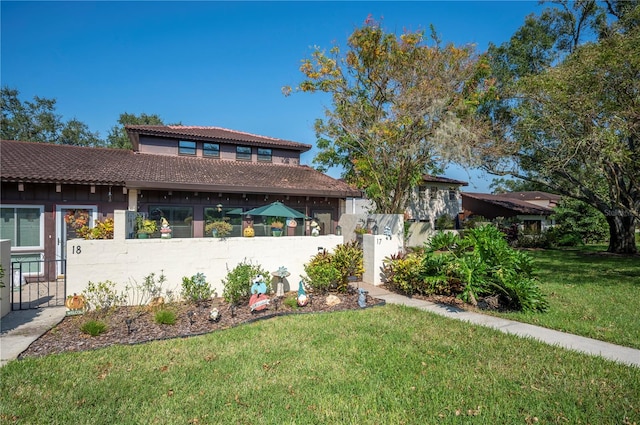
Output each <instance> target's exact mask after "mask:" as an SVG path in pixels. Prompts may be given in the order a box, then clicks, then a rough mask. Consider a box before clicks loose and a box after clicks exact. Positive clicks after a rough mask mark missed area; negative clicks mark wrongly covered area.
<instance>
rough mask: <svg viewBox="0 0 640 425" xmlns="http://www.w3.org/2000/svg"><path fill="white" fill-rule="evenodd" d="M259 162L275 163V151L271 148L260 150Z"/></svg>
mask: <svg viewBox="0 0 640 425" xmlns="http://www.w3.org/2000/svg"><path fill="white" fill-rule="evenodd" d="M261 151H262V152H261ZM267 151H268V152H269V153H268V154H266V153H265V152H267ZM258 162H273V150H272V149H271V148H258Z"/></svg>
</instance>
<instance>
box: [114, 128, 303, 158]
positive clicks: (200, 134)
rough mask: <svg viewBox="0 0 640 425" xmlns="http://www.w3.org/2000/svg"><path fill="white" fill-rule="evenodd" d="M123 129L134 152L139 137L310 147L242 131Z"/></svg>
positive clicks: (218, 129) (300, 149)
mask: <svg viewBox="0 0 640 425" xmlns="http://www.w3.org/2000/svg"><path fill="white" fill-rule="evenodd" d="M125 129H126V130H127V132H128V133H129V138H130V139H131V140H132V142H133V147H134V150H138V146H137V145H138V138H139V135H147V136H159V137H171V138H174V139H175V138H187V139H189V140H204V141H218V140H224V141H232V142H237V143H242V144H246V145H251V146H266V147H282V148H286V149H291V150H295V151H299V152H306V151H308V150H309V149H311V145H306V144H304V143H298V142H292V141H289V140H283V139H276V138H274V137H267V136H259V135H257V134H251V133H244V132H242V131H236V130H229V129H227V128H221V127H196V126H182V125H127V126H125Z"/></svg>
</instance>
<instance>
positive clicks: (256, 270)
mask: <svg viewBox="0 0 640 425" xmlns="http://www.w3.org/2000/svg"><path fill="white" fill-rule="evenodd" d="M258 275H262V276H265V277H267V276H269V272H268V271H266V270H264V269H263V268H262V266H261V265H259V264H252V263H251V262H249V261H247V260H246V259H245V260H243V261H242V262H241V263H240V264H238V265H237V266H235V267H234V268H233V269H232V270H228V269H227V276H226V277H225V278H224V279H222V284H223V285H224V289H223V291H222V296H223V297H224V299H225V301H227V302H228V303H230V304H238V303H239V302H240V301H243V300H248V299H249V297H250V296H251V285H252V284H253V282H252V281H253V279H254V278H255V277H256V276H258ZM265 283H266V285H267V292H270V291H271V282H270V281H269V279H267V280H266V282H265Z"/></svg>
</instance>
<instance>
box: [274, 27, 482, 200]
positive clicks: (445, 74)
mask: <svg viewBox="0 0 640 425" xmlns="http://www.w3.org/2000/svg"><path fill="white" fill-rule="evenodd" d="M488 70H489V67H488V65H487V64H486V63H485V62H484V61H483V60H482V58H480V57H478V55H476V54H475V51H474V49H473V47H472V46H462V47H457V46H454V45H453V44H447V45H442V43H441V41H440V40H439V39H438V37H437V36H436V35H435V31H434V30H433V28H432V31H431V36H430V37H429V38H427V37H425V33H424V32H423V31H417V32H405V33H403V34H401V35H396V34H393V33H387V32H385V30H384V29H383V28H382V27H381V25H380V24H379V23H378V22H376V21H374V20H373V19H371V18H368V19H367V20H366V21H365V23H364V25H363V26H362V27H361V28H357V29H356V30H354V32H353V33H352V34H351V36H350V37H349V39H348V42H347V49H346V51H344V52H343V51H342V50H341V49H340V47H339V46H334V47H332V48H331V50H329V52H326V51H324V50H322V49H320V48H316V49H315V50H314V51H313V53H312V54H311V58H308V59H304V60H303V61H302V66H301V67H300V71H301V72H302V73H303V74H304V79H303V81H302V82H301V83H300V84H299V85H298V86H297V87H296V88H295V91H299V92H308V93H315V92H325V93H330V94H331V96H332V105H331V108H326V111H325V114H326V117H325V118H319V119H317V120H316V123H315V130H316V135H317V148H318V150H319V152H318V154H317V155H316V157H315V158H314V163H315V164H316V165H317V168H318V169H319V170H321V171H326V170H327V169H328V168H330V167H333V166H337V167H341V168H342V170H343V178H344V179H345V180H346V181H347V182H348V183H351V184H353V185H355V186H356V187H358V188H360V189H363V190H364V192H365V194H366V195H367V197H368V198H369V199H370V200H371V201H372V202H373V203H374V206H375V211H376V212H379V213H402V212H404V210H405V207H406V206H407V203H408V200H409V196H410V193H411V189H412V188H414V187H415V186H416V185H417V184H418V183H419V182H420V181H421V180H422V177H423V175H424V174H430V173H438V172H440V171H441V170H442V169H443V167H444V166H445V165H446V164H447V163H448V162H449V161H452V160H457V161H469V160H470V159H471V158H470V155H469V154H470V152H471V149H470V146H471V145H473V144H474V143H477V142H478V141H479V140H482V137H479V136H478V135H479V134H482V133H483V131H485V130H486V129H485V127H484V125H483V124H484V121H482V120H477V115H476V114H475V110H476V108H477V106H478V105H479V104H481V103H482V102H483V98H484V97H486V96H491V93H492V91H491V90H492V82H491V81H490V80H487V79H486V78H485V76H486V75H487V73H488ZM284 91H285V94H290V93H291V92H292V91H293V90H292V89H291V88H290V87H286V88H285V89H284Z"/></svg>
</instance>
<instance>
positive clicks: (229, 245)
mask: <svg viewBox="0 0 640 425" xmlns="http://www.w3.org/2000/svg"><path fill="white" fill-rule="evenodd" d="M342 242H343V238H342V237H340V236H333V235H330V236H319V237H302V236H291V237H280V238H273V237H271V238H227V239H217V238H216V239H214V238H203V239H167V240H162V239H127V240H123V239H121V238H118V239H112V240H84V239H74V240H71V241H69V243H68V245H67V294H69V295H70V294H73V293H81V292H82V291H83V290H84V289H85V288H86V285H87V283H88V282H89V281H91V282H94V283H96V282H104V281H107V280H110V281H112V282H114V283H116V284H117V290H118V291H125V287H126V286H127V285H129V286H131V284H133V283H135V282H137V283H142V281H143V279H144V277H145V276H148V275H149V274H151V273H155V274H156V276H157V275H159V274H160V273H164V275H165V276H166V277H167V283H166V284H165V289H170V290H174V293H177V294H179V293H180V291H181V287H182V277H185V276H186V277H191V276H193V275H195V274H196V273H204V275H205V276H206V279H207V282H209V283H210V284H211V286H212V288H215V290H216V292H217V294H218V295H220V296H221V295H222V291H223V289H224V286H223V284H222V279H223V278H224V277H225V276H226V275H227V273H228V270H231V269H233V268H234V267H235V266H236V265H238V264H239V263H241V262H242V261H244V260H247V261H251V262H252V263H254V264H260V265H261V266H262V267H263V268H265V269H266V270H269V271H276V270H277V269H278V268H279V267H281V266H284V267H286V268H287V269H288V270H289V272H290V273H291V276H290V277H289V278H288V279H287V281H286V283H285V289H287V287H288V288H291V289H296V288H297V287H298V282H299V280H300V276H301V275H303V274H304V268H303V265H304V263H306V262H308V261H309V260H310V259H311V257H312V256H314V255H315V254H316V253H317V252H318V251H319V250H322V249H327V250H328V251H332V250H333V249H334V248H335V247H336V246H337V245H339V244H341V243H342Z"/></svg>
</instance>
